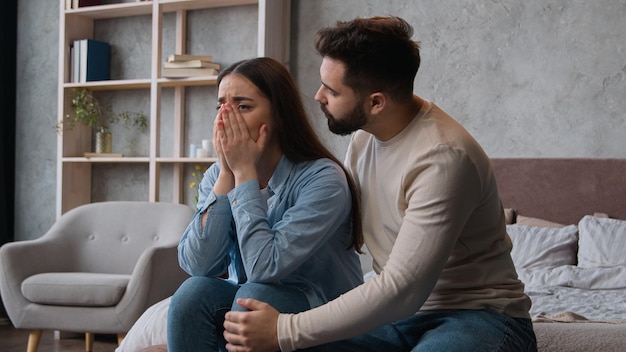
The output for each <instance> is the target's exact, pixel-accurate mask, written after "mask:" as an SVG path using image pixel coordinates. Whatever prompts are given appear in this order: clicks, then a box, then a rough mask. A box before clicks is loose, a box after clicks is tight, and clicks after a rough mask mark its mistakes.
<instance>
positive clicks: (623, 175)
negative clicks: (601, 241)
mask: <svg viewBox="0 0 626 352" xmlns="http://www.w3.org/2000/svg"><path fill="white" fill-rule="evenodd" d="M491 162H492V165H493V169H494V172H495V174H496V180H497V182H498V189H499V192H500V198H501V199H502V204H503V205H504V207H505V208H513V209H516V210H517V213H518V214H522V215H525V216H531V217H538V218H541V219H546V220H551V221H554V222H558V223H561V224H566V225H568V224H577V223H578V221H579V220H580V219H581V218H582V217H583V216H585V215H591V214H593V213H596V212H599V213H606V214H608V215H609V216H610V217H614V218H618V219H626V159H591V158H493V159H491Z"/></svg>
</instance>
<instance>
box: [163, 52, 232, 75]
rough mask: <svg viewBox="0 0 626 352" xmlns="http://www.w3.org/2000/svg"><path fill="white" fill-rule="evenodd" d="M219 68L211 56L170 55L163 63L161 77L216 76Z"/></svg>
mask: <svg viewBox="0 0 626 352" xmlns="http://www.w3.org/2000/svg"><path fill="white" fill-rule="evenodd" d="M220 68H221V66H220V64H218V63H216V62H213V57H212V56H211V55H187V54H171V55H169V56H168V57H167V61H166V62H164V63H163V77H166V78H182V77H197V76H216V75H217V74H218V73H219V69H220Z"/></svg>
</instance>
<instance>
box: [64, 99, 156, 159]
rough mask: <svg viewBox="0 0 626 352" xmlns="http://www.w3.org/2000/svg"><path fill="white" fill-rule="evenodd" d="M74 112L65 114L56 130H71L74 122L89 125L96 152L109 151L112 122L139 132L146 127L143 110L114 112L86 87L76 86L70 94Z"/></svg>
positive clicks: (146, 121)
mask: <svg viewBox="0 0 626 352" xmlns="http://www.w3.org/2000/svg"><path fill="white" fill-rule="evenodd" d="M72 110H73V111H74V114H67V115H65V118H64V119H63V122H61V123H59V124H57V126H56V128H57V131H58V132H61V131H63V130H68V131H69V130H71V129H73V128H74V126H75V124H76V123H82V124H84V125H87V126H89V127H91V128H92V129H93V130H95V132H96V148H95V151H96V153H111V152H112V149H113V146H112V135H111V131H110V130H109V127H110V125H111V124H113V123H118V122H120V121H121V122H123V123H124V125H125V126H126V127H134V128H137V129H139V131H140V132H145V131H146V130H147V129H148V118H147V116H146V115H145V114H144V113H143V112H129V111H123V112H121V113H118V114H114V113H112V111H111V108H110V107H108V106H106V107H104V106H102V104H101V103H100V101H99V100H98V99H97V98H96V97H95V96H94V95H93V92H92V91H91V90H89V89H87V88H76V89H74V91H73V96H72Z"/></svg>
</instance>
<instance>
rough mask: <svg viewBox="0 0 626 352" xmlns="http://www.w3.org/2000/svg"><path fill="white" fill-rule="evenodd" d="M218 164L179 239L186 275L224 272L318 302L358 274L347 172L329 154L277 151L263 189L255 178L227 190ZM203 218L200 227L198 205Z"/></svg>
mask: <svg viewBox="0 0 626 352" xmlns="http://www.w3.org/2000/svg"><path fill="white" fill-rule="evenodd" d="M218 175H219V164H218V163H216V164H213V165H212V166H211V167H210V168H209V169H208V170H207V171H206V173H205V174H204V178H203V179H202V182H201V184H200V188H199V195H198V206H197V211H196V214H195V215H194V217H193V219H192V221H191V223H190V224H189V226H188V227H187V229H186V230H185V233H184V234H183V236H182V238H181V241H180V244H179V245H178V259H179V262H180V266H181V267H182V268H183V269H184V270H185V271H186V272H187V273H189V274H190V275H195V276H210V277H218V276H221V275H223V274H225V273H226V272H227V271H228V273H229V280H232V281H235V282H237V283H240V284H241V283H244V282H246V281H250V282H260V283H270V282H271V283H281V284H284V285H289V286H293V287H297V288H299V289H300V290H302V292H304V293H305V294H306V295H307V297H308V299H309V302H310V304H311V307H315V306H318V305H320V304H322V303H325V302H327V301H328V300H331V299H334V298H336V297H338V296H339V295H340V294H342V293H344V292H346V291H348V290H350V289H351V288H353V287H355V286H357V285H359V284H361V283H362V282H363V276H362V271H361V265H360V262H359V258H358V255H357V253H356V252H355V251H354V250H353V249H349V250H348V249H347V248H348V246H349V245H350V241H351V217H350V209H351V205H352V202H351V197H350V189H349V187H348V183H347V181H346V176H345V174H344V172H343V170H342V169H341V167H340V166H339V165H337V164H336V163H335V162H333V161H331V160H329V159H318V160H313V161H308V162H302V163H297V164H296V163H293V162H291V161H290V160H289V159H287V158H286V157H284V156H283V157H282V159H281V160H280V162H279V164H278V166H277V167H276V170H275V171H274V174H273V175H272V178H271V179H270V181H269V184H268V187H267V189H266V190H265V191H266V192H267V193H266V196H263V194H262V193H263V192H262V191H261V190H260V189H259V188H260V187H259V183H258V181H257V180H250V181H247V182H245V183H243V184H240V185H238V186H237V187H235V188H234V189H233V190H231V191H230V192H229V193H228V195H216V194H215V193H213V186H214V184H215V181H216V180H217V176H218ZM205 211H206V212H207V222H206V226H205V228H204V229H202V213H204V212H205Z"/></svg>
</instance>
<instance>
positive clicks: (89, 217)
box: [0, 202, 193, 352]
mask: <svg viewBox="0 0 626 352" xmlns="http://www.w3.org/2000/svg"><path fill="white" fill-rule="evenodd" d="M192 215H193V209H192V208H191V207H189V206H186V205H181V204H174V203H152V202H102V203H92V204H87V205H83V206H80V207H77V208H74V209H72V210H70V211H68V212H67V213H66V214H64V215H63V216H61V218H60V219H59V220H58V221H57V222H56V223H55V224H54V225H53V226H52V227H51V228H50V230H49V231H48V232H47V233H46V234H44V235H43V236H42V237H40V238H38V239H36V240H29V241H18V242H12V243H7V244H5V245H3V246H2V247H1V248H0V295H1V296H2V300H3V301H4V305H5V308H6V310H7V313H8V315H9V318H10V319H11V322H12V323H13V325H14V326H15V327H16V328H22V329H30V330H31V333H30V336H29V340H28V351H29V352H35V351H36V350H37V346H38V344H39V339H40V337H41V333H42V330H59V331H66V332H79V333H86V349H87V351H91V348H92V344H93V334H96V333H99V334H117V335H118V340H121V338H123V337H124V336H125V334H126V333H127V332H128V330H130V328H131V326H132V325H133V323H134V322H135V321H136V320H137V319H138V318H139V316H140V315H141V314H142V313H143V312H144V311H145V310H146V309H147V308H148V307H150V306H151V305H152V304H154V303H156V302H158V301H160V300H162V299H164V298H166V297H168V296H170V295H172V294H173V293H174V291H175V290H176V289H177V288H178V286H179V285H180V284H181V283H182V282H183V281H184V280H185V279H186V278H187V274H186V273H185V272H183V271H182V270H181V269H180V267H179V265H178V259H177V250H176V247H177V245H178V241H179V239H180V237H181V235H182V233H183V231H184V230H185V228H186V227H187V225H188V224H189V221H190V220H191V217H192Z"/></svg>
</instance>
